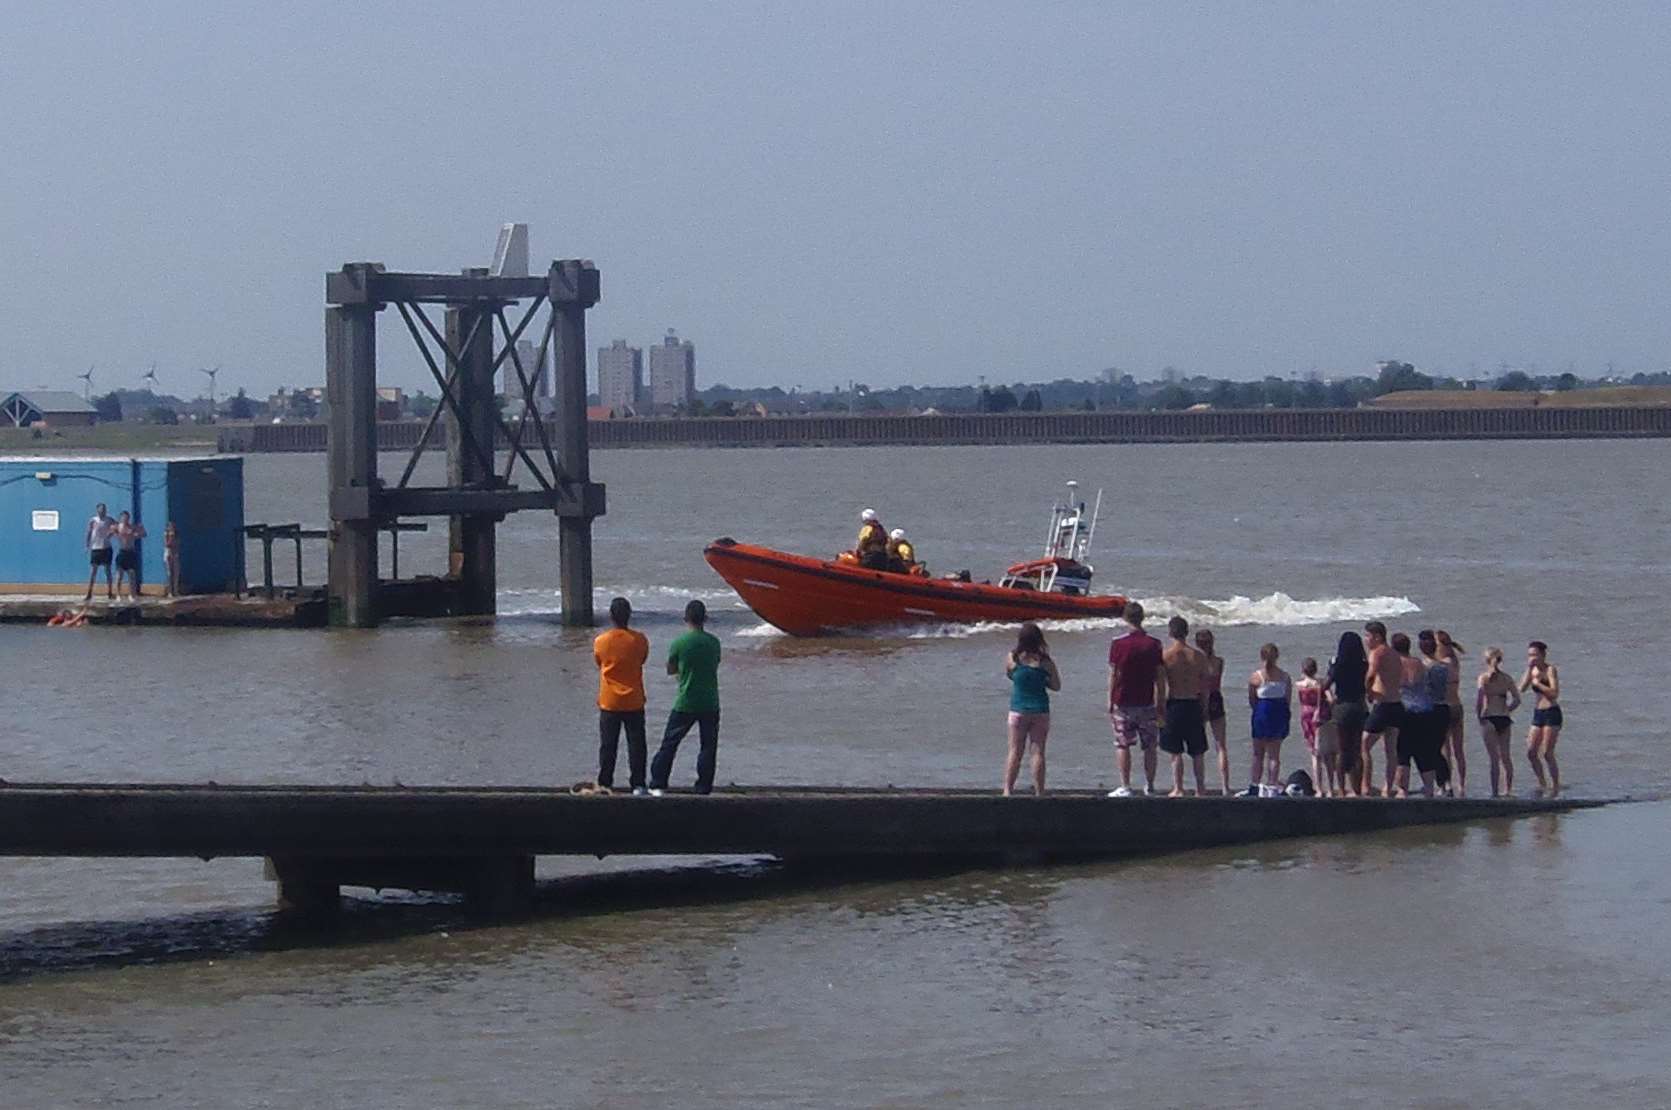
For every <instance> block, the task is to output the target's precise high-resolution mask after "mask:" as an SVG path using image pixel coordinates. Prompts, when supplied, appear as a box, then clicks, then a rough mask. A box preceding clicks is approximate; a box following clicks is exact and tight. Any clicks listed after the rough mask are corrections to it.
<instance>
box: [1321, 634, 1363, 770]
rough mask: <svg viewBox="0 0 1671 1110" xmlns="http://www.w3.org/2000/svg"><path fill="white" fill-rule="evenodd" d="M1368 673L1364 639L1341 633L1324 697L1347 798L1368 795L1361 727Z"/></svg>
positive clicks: (1324, 686) (1325, 680) (1324, 688)
mask: <svg viewBox="0 0 1671 1110" xmlns="http://www.w3.org/2000/svg"><path fill="white" fill-rule="evenodd" d="M1368 673H1369V661H1368V659H1367V658H1366V656H1365V654H1364V649H1363V638H1362V637H1361V636H1359V635H1358V634H1357V633H1356V632H1342V633H1341V634H1340V642H1339V643H1338V644H1337V645H1336V647H1335V653H1334V659H1333V661H1332V662H1330V663H1329V674H1328V677H1327V678H1325V679H1324V680H1323V694H1324V696H1325V697H1327V698H1329V699H1330V701H1331V702H1332V703H1333V704H1332V707H1331V709H1330V711H1329V720H1330V721H1331V722H1332V723H1333V724H1334V726H1335V731H1336V732H1337V733H1338V734H1339V736H1340V778H1341V785H1342V787H1343V789H1344V790H1345V793H1346V794H1347V796H1348V797H1357V796H1358V795H1360V794H1368V793H1369V781H1368V778H1367V776H1365V775H1364V774H1363V772H1362V768H1363V766H1364V763H1363V726H1364V719H1365V718H1366V717H1367V716H1368V715H1369V708H1368V706H1367V705H1366V704H1365V701H1366V698H1365V693H1364V682H1365V679H1366V678H1367V676H1368Z"/></svg>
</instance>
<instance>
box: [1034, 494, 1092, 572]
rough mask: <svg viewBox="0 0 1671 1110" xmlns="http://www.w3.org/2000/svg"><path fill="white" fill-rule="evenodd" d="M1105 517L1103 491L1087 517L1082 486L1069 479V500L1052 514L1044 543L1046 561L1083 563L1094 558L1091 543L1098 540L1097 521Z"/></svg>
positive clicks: (1055, 507)
mask: <svg viewBox="0 0 1671 1110" xmlns="http://www.w3.org/2000/svg"><path fill="white" fill-rule="evenodd" d="M1101 515H1102V490H1100V489H1099V490H1097V500H1096V504H1095V506H1094V507H1093V508H1092V509H1091V511H1090V513H1089V514H1088V515H1087V513H1086V511H1085V502H1084V501H1082V500H1080V497H1079V483H1078V482H1076V481H1074V480H1073V479H1071V478H1070V479H1068V497H1067V500H1066V501H1065V502H1063V503H1060V504H1058V505H1056V506H1054V507H1053V508H1052V509H1051V511H1050V535H1049V536H1048V537H1047V538H1046V539H1045V543H1044V557H1045V558H1046V559H1071V560H1072V561H1073V562H1076V563H1083V562H1084V561H1085V560H1086V558H1088V557H1089V556H1090V554H1091V540H1092V539H1093V538H1094V537H1095V536H1096V532H1097V518H1098V517H1099V516H1101Z"/></svg>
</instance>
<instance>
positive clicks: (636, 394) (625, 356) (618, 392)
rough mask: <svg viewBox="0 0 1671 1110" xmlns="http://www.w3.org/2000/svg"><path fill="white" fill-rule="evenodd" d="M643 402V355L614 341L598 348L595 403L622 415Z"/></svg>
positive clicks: (620, 342)
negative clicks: (596, 400)
mask: <svg viewBox="0 0 1671 1110" xmlns="http://www.w3.org/2000/svg"><path fill="white" fill-rule="evenodd" d="M643 399H644V352H643V351H641V350H639V349H638V348H637V347H629V346H627V341H626V340H625V339H617V340H616V341H615V342H613V343H611V344H610V345H609V346H607V347H599V348H598V404H599V406H600V407H602V408H606V409H612V410H614V411H615V412H617V413H620V414H622V415H625V414H626V413H628V412H637V411H638V407H639V405H640V404H641V403H642V402H643Z"/></svg>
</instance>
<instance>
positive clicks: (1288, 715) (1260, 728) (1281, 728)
mask: <svg viewBox="0 0 1671 1110" xmlns="http://www.w3.org/2000/svg"><path fill="white" fill-rule="evenodd" d="M1279 654H1280V652H1279V651H1278V650H1277V646H1276V645H1275V644H1266V645H1265V646H1264V647H1262V648H1260V649H1259V669H1258V670H1256V671H1254V672H1253V674H1252V675H1250V676H1249V677H1248V680H1247V704H1248V709H1249V710H1251V712H1252V718H1253V722H1252V723H1253V773H1252V776H1251V778H1250V780H1249V782H1248V788H1247V791H1246V794H1245V796H1246V797H1250V798H1258V797H1263V796H1267V795H1269V796H1274V795H1277V794H1280V793H1281V792H1282V785H1281V784H1282V766H1281V764H1282V742H1283V741H1284V740H1286V739H1288V731H1289V728H1290V726H1291V724H1292V722H1293V716H1294V680H1293V679H1292V678H1291V677H1289V675H1288V672H1287V671H1285V670H1283V669H1282V668H1281V667H1279V666H1277V665H1276V661H1277V657H1278V655H1279Z"/></svg>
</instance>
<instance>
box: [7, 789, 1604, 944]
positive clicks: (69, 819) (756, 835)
mask: <svg viewBox="0 0 1671 1110" xmlns="http://www.w3.org/2000/svg"><path fill="white" fill-rule="evenodd" d="M1602 804H1605V803H1603V802H1601V801H1598V800H1584V799H1568V798H1561V799H1485V798H1469V799H1447V798H1411V799H1406V800H1387V799H1316V798H1280V799H1263V800H1255V799H1240V798H1224V797H1206V798H1185V799H1178V800H1174V799H1164V798H1131V799H1120V800H1110V799H1107V798H1105V797H1103V795H1102V794H1101V792H1093V791H1062V792H1058V793H1053V794H1050V795H1049V796H1047V797H1045V798H1042V799H1039V798H1032V797H1015V798H1003V797H999V796H997V795H996V794H994V793H993V792H991V791H977V790H925V789H892V788H890V789H879V790H872V789H842V788H829V787H813V786H808V787H791V786H768V787H744V788H737V787H733V788H730V789H726V790H722V791H719V792H717V793H715V794H712V795H709V796H707V797H698V796H695V795H692V794H685V793H680V792H677V791H675V792H670V793H669V794H668V795H666V796H664V797H661V798H643V797H633V796H630V795H624V794H615V795H611V796H598V795H585V794H575V793H572V792H570V791H566V790H553V789H547V788H538V787H508V786H507V787H489V786H478V787H463V786H459V787H421V788H420V787H404V786H389V787H380V786H219V785H168V784H100V783H36V784H6V785H3V786H0V856H87V857H180V858H198V859H210V858H215V857H222V856H242V857H252V858H262V859H264V860H266V867H267V874H268V877H269V878H272V879H274V880H275V881H276V882H277V884H278V891H277V894H278V904H279V908H280V909H281V911H288V912H291V913H296V914H304V915H320V914H328V913H329V912H331V911H333V910H334V909H335V908H336V907H337V906H338V905H339V902H340V894H341V888H342V887H344V886H356V887H371V888H377V889H381V888H385V887H390V888H397V889H409V890H421V891H452V892H459V893H463V894H465V895H466V896H467V897H468V898H469V899H471V900H472V901H473V902H474V903H475V904H477V905H478V906H479V907H481V908H482V909H484V910H485V911H487V912H512V911H515V910H517V909H519V908H521V907H523V906H525V905H527V904H528V902H529V900H530V899H531V897H532V894H533V890H534V858H535V857H536V856H542V855H572V856H596V857H599V858H601V857H603V856H608V855H645V854H650V855H693V854H695V855H750V856H771V857H776V858H778V859H781V860H785V861H790V862H805V861H860V862H862V861H867V860H868V861H872V862H884V861H885V862H888V863H921V864H925V865H927V864H968V865H976V866H978V865H990V864H1004V863H1043V862H1051V861H1058V860H1086V859H1111V858H1120V857H1129V856H1141V855H1153V854H1160V853H1166V852H1176V851H1181V850H1186V849H1194V848H1208V847H1215V846H1221V845H1231V844H1244V843H1250V842H1254V841H1261V840H1273V839H1282V838H1289V837H1303V836H1323V835H1340V834H1348V833H1366V832H1375V831H1379V830H1385V829H1394V828H1401V827H1405V826H1411V825H1433V824H1446V823H1455V822H1462V821H1480V820H1487V819H1493V818H1505V817H1522V816H1527V815H1531V814H1548V813H1558V812H1562V811H1566V810H1571V809H1576V808H1582V807H1589V806H1596V805H1602Z"/></svg>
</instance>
